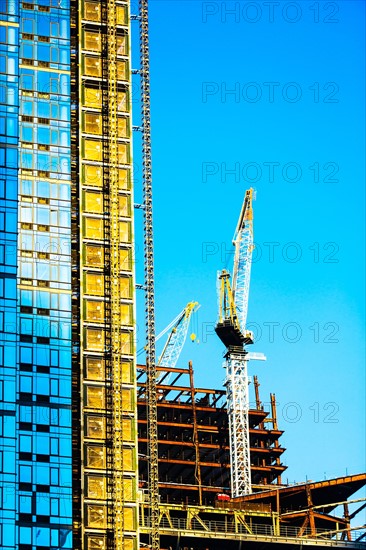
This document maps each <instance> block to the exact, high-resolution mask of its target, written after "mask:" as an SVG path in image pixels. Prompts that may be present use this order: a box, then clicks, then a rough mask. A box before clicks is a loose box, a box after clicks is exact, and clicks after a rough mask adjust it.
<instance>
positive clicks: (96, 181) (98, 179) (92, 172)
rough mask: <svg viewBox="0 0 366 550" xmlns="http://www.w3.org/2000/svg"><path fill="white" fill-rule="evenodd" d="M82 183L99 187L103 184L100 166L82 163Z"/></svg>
mask: <svg viewBox="0 0 366 550" xmlns="http://www.w3.org/2000/svg"><path fill="white" fill-rule="evenodd" d="M82 175H83V180H84V181H83V183H85V184H87V185H95V186H96V187H101V186H102V185H103V179H102V178H103V171H102V168H101V167H100V166H94V165H91V164H84V165H83V168H82Z"/></svg>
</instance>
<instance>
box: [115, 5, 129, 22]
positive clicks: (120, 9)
mask: <svg viewBox="0 0 366 550" xmlns="http://www.w3.org/2000/svg"><path fill="white" fill-rule="evenodd" d="M116 11H117V25H127V9H126V7H125V6H118V5H117V10H116Z"/></svg>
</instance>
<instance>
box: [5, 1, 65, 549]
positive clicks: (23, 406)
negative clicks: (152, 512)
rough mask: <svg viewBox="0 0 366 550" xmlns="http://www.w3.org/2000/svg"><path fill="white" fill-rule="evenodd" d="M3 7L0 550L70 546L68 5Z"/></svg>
mask: <svg viewBox="0 0 366 550" xmlns="http://www.w3.org/2000/svg"><path fill="white" fill-rule="evenodd" d="M17 10H19V12H18V11H17ZM0 12H1V13H0V73H1V75H0V86H1V89H0V225H1V240H0V312H1V313H0V365H1V366H0V368H1V371H0V402H1V403H0V415H1V416H0V419H1V423H0V429H1V430H2V433H1V435H2V439H1V443H0V484H1V489H0V498H1V501H2V502H1V505H0V509H1V512H0V514H1V515H0V523H1V527H0V547H1V548H4V549H7V550H8V549H9V550H10V549H15V548H19V550H33V549H39V548H53V549H56V548H72V498H71V497H72V492H71V491H72V490H71V478H72V464H71V460H72V458H71V443H72V435H71V397H72V396H71V256H70V254H71V221H70V216H71V175H70V90H69V87H70V36H69V34H70V11H69V5H68V2H66V1H65V0H52V1H51V2H50V1H49V0H46V1H43V0H36V1H34V2H23V3H21V2H14V1H13V0H9V1H8V2H6V1H4V0H1V2H0Z"/></svg>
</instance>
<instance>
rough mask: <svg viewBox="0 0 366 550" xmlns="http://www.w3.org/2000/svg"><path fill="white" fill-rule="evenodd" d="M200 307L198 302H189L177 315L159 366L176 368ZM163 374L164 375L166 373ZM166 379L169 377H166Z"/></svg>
mask: <svg viewBox="0 0 366 550" xmlns="http://www.w3.org/2000/svg"><path fill="white" fill-rule="evenodd" d="M198 307H199V304H198V302H189V303H188V304H187V305H186V307H185V308H184V309H183V310H182V311H181V313H180V314H179V315H178V316H177V317H176V320H175V322H174V324H173V326H172V329H171V331H170V333H169V336H168V339H167V341H166V343H165V346H164V348H163V351H162V352H161V355H160V357H159V361H158V366H159V367H167V368H174V367H175V365H176V364H177V361H178V358H179V355H180V353H181V351H182V348H183V346H184V342H185V341H186V338H187V333H188V327H189V322H190V319H191V316H192V313H193V312H194V311H196V310H197V309H198ZM162 376H164V374H163V375H162ZM159 378H160V377H159ZM166 380H168V379H167V378H166Z"/></svg>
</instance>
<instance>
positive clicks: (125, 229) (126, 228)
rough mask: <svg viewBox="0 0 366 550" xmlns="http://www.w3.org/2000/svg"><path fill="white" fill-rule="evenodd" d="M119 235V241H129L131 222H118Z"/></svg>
mask: <svg viewBox="0 0 366 550" xmlns="http://www.w3.org/2000/svg"><path fill="white" fill-rule="evenodd" d="M119 237H120V240H121V242H124V243H129V242H131V224H130V223H129V222H120V224H119Z"/></svg>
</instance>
